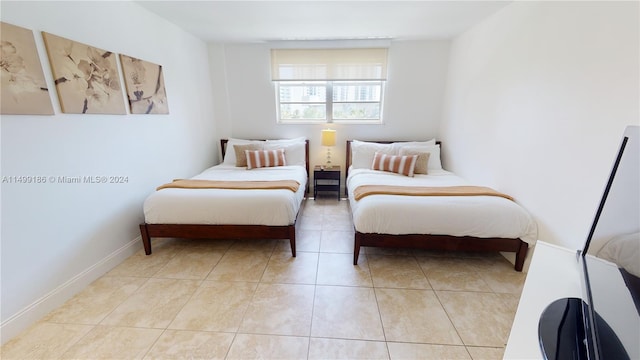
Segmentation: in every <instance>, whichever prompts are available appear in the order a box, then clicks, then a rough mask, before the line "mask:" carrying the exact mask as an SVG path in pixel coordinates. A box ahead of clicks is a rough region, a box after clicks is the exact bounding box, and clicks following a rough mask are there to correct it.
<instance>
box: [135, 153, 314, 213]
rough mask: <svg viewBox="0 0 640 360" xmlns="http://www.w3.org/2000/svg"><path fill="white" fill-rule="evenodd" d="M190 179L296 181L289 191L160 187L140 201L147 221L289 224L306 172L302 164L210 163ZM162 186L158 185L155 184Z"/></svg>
mask: <svg viewBox="0 0 640 360" xmlns="http://www.w3.org/2000/svg"><path fill="white" fill-rule="evenodd" d="M192 179H203V180H296V181H298V182H299V183H300V187H299V188H298V191H297V192H295V193H294V192H292V191H290V190H284V189H283V190H280V189H278V190H273V189H271V190H257V189H256V190H233V189H173V188H170V189H162V190H159V191H155V192H154V193H152V194H151V195H150V196H149V197H148V198H147V199H146V200H145V202H144V217H145V222H146V223H147V224H207V225H214V224H230V225H270V226H274V225H275V226H282V225H291V224H293V223H294V222H295V219H296V214H297V213H298V209H299V208H300V204H301V203H302V199H303V198H304V193H305V189H306V186H307V172H306V170H305V168H304V167H302V166H279V167H270V168H259V169H252V170H247V169H246V168H239V167H235V166H232V165H225V164H221V165H216V166H213V167H211V168H209V169H207V170H205V171H203V172H202V173H200V174H199V175H197V176H194V177H193V178H192ZM158 185H162V184H158Z"/></svg>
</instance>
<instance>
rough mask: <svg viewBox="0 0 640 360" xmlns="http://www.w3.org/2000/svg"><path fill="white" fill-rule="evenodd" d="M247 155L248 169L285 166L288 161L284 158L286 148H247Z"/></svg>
mask: <svg viewBox="0 0 640 360" xmlns="http://www.w3.org/2000/svg"><path fill="white" fill-rule="evenodd" d="M244 153H245V154H246V155H247V169H249V170H251V169H255V168H261V167H274V166H284V165H286V164H287V163H286V161H285V158H284V149H275V150H255V151H252V150H245V151H244Z"/></svg>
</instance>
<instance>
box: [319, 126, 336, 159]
mask: <svg viewBox="0 0 640 360" xmlns="http://www.w3.org/2000/svg"><path fill="white" fill-rule="evenodd" d="M320 143H321V144H322V146H326V147H327V162H326V163H325V165H324V167H325V168H330V167H331V166H332V165H331V147H332V146H335V145H336V131H335V130H333V129H324V130H322V140H321V141H320Z"/></svg>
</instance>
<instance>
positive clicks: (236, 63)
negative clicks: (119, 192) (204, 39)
mask: <svg viewBox="0 0 640 360" xmlns="http://www.w3.org/2000/svg"><path fill="white" fill-rule="evenodd" d="M449 44H450V43H449V41H447V40H440V41H393V42H391V46H390V50H389V69H388V81H387V85H386V94H385V103H384V113H383V118H384V124H383V125H346V124H331V125H329V126H327V125H322V124H318V125H315V124H314V125H300V124H296V125H292V124H289V125H283V124H277V123H276V104H275V88H274V85H273V84H272V82H271V80H270V79H271V75H270V59H271V58H270V48H271V46H273V45H271V44H269V43H256V44H212V45H210V50H209V54H210V58H211V66H212V74H213V75H214V78H213V82H214V86H220V84H222V83H226V84H227V88H226V91H227V93H226V95H227V102H226V105H227V106H228V108H227V111H226V112H225V114H224V116H225V117H220V118H217V119H218V120H220V123H219V124H218V126H219V129H220V130H221V133H220V134H221V136H229V137H237V138H280V137H296V136H306V137H307V138H308V139H310V147H311V150H310V151H311V154H310V157H311V163H312V165H314V164H322V163H324V161H325V155H326V149H324V148H322V146H321V145H320V130H321V129H323V128H326V127H331V128H334V129H336V130H337V131H338V132H337V146H336V147H335V149H333V150H332V161H333V163H335V164H340V165H343V164H344V153H345V141H346V140H347V139H361V140H364V139H373V140H380V139H417V138H419V139H430V138H432V137H435V136H437V134H438V130H439V127H440V120H441V117H442V103H443V98H444V88H445V81H446V74H447V64H448V56H449ZM220 66H224V67H225V69H226V73H224V74H223V73H221V72H220ZM216 75H217V76H216ZM223 75H224V77H223ZM216 84H217V85H216ZM220 93H221V94H222V93H223V92H222V91H220ZM216 104H217V103H216ZM221 105H223V104H221ZM343 175H344V173H343Z"/></svg>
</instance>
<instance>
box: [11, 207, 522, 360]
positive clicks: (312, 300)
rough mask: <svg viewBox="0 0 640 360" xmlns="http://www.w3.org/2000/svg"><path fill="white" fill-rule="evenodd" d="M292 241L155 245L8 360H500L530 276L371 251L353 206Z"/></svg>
mask: <svg viewBox="0 0 640 360" xmlns="http://www.w3.org/2000/svg"><path fill="white" fill-rule="evenodd" d="M300 221H301V223H300V226H301V232H300V234H299V235H298V239H297V240H298V241H297V247H298V254H297V257H295V258H292V257H291V253H290V248H289V242H288V241H287V240H282V241H271V240H269V241H266V240H265V241H233V240H229V241H219V240H217V241H214V240H211V241H209V240H202V241H200V240H197V241H193V240H174V239H157V240H154V241H153V254H152V255H151V256H145V255H144V252H143V251H142V250H140V252H139V253H137V254H135V255H133V256H131V257H130V258H128V259H127V260H126V261H124V262H123V263H122V264H120V265H119V266H117V267H116V268H114V269H113V270H112V271H110V272H109V273H107V274H105V275H104V276H102V277H101V278H100V279H98V280H96V281H95V282H94V283H92V284H91V285H90V286H89V287H87V288H86V289H85V290H83V291H82V292H80V293H79V294H77V295H76V296H75V297H73V298H72V299H70V300H69V301H68V302H67V303H66V304H64V305H63V306H62V307H60V308H59V309H57V310H55V311H53V312H51V313H50V314H48V315H47V316H46V317H45V318H44V319H42V320H41V321H40V322H38V323H36V324H35V325H34V326H32V327H31V328H29V329H28V330H26V331H25V332H24V333H22V334H21V335H19V336H17V337H16V338H14V339H12V340H10V341H9V342H7V344H5V345H4V346H3V347H2V348H1V353H0V356H1V358H2V359H7V360H8V359H140V358H142V359H176V358H182V359H257V358H261V359H501V358H502V354H503V352H504V346H505V343H506V341H507V338H508V336H509V331H510V328H511V324H512V322H513V318H514V315H515V311H516V307H517V304H518V300H519V296H520V292H521V290H522V286H523V284H524V279H525V274H523V273H518V272H516V271H514V270H513V266H512V265H511V264H510V263H509V262H508V261H507V260H505V259H504V258H503V257H502V256H500V255H499V254H497V253H490V254H486V253H483V254H479V253H448V252H426V251H417V250H406V249H405V250H403V249H374V248H363V250H362V253H361V255H360V259H359V264H358V265H357V266H353V265H352V246H353V228H352V226H353V225H352V223H351V219H350V212H349V207H348V202H347V201H345V200H343V201H339V202H338V201H336V200H331V199H319V200H317V201H314V200H306V201H305V203H304V210H303V213H302V218H301V219H300Z"/></svg>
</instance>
